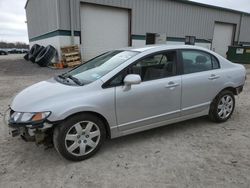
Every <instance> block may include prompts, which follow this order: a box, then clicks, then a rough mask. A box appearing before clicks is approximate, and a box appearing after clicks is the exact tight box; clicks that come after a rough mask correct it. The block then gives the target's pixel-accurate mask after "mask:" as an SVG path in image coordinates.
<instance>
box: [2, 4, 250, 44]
mask: <svg viewBox="0 0 250 188" xmlns="http://www.w3.org/2000/svg"><path fill="white" fill-rule="evenodd" d="M192 1H196V2H200V3H205V4H211V5H216V6H221V7H226V8H231V9H235V10H240V11H244V12H250V0H220V1H212V0H192ZM25 3H26V0H0V41H8V42H16V41H21V42H27V43H28V34H27V25H26V23H25V21H26V17H25V10H24V5H25Z"/></svg>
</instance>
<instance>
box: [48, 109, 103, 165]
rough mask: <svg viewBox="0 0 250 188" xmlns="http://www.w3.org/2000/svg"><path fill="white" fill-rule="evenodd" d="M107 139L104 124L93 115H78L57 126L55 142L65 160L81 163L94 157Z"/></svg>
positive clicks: (54, 136)
mask: <svg viewBox="0 0 250 188" xmlns="http://www.w3.org/2000/svg"><path fill="white" fill-rule="evenodd" d="M105 138H106V131H105V127H104V124H103V122H102V121H101V120H100V119H99V118H98V117H96V116H94V115H92V114H78V115H75V116H72V117H70V118H68V119H67V120H65V121H64V122H63V123H61V124H59V125H57V127H56V128H55V130H54V135H53V142H54V146H55V148H56V150H57V151H58V152H59V154H61V155H62V156H63V157H64V158H66V159H68V160H72V161H81V160H84V159H87V158H89V157H91V156H92V155H94V154H95V153H96V152H97V151H98V150H99V148H100V147H101V145H102V143H103V142H104V140H105Z"/></svg>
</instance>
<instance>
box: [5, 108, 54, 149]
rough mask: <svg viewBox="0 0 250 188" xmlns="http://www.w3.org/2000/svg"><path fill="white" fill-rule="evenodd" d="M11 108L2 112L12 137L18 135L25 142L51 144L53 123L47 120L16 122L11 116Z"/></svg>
mask: <svg viewBox="0 0 250 188" xmlns="http://www.w3.org/2000/svg"><path fill="white" fill-rule="evenodd" d="M13 113H14V111H13V110H11V109H10V108H9V109H8V110H6V111H5V113H4V124H5V125H6V126H8V128H9V134H10V135H11V136H12V137H17V136H20V137H21V138H22V139H23V140H24V141H26V142H35V143H36V144H37V145H39V144H44V145H45V146H52V144H53V143H52V133H53V125H54V124H53V123H51V122H48V121H47V120H43V121H38V122H27V123H18V122H14V121H13V120H12V119H13V118H11V116H12V114H13Z"/></svg>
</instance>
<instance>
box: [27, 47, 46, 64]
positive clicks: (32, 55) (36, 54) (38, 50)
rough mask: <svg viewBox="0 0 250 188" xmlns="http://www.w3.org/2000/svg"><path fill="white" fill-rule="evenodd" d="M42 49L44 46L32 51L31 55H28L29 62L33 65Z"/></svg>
mask: <svg viewBox="0 0 250 188" xmlns="http://www.w3.org/2000/svg"><path fill="white" fill-rule="evenodd" d="M44 49H45V47H44V46H40V47H38V48H36V49H35V50H34V52H33V54H30V55H29V59H30V61H31V62H32V63H35V60H36V57H37V56H38V54H39V53H40V52H41V51H42V50H44Z"/></svg>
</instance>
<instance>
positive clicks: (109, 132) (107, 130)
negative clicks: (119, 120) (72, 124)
mask: <svg viewBox="0 0 250 188" xmlns="http://www.w3.org/2000/svg"><path fill="white" fill-rule="evenodd" d="M78 114H91V115H94V116H96V117H98V118H99V119H101V120H102V122H103V123H104V126H105V130H106V136H107V138H111V131H110V126H109V123H108V121H107V119H106V118H105V117H104V116H103V115H101V114H100V113H97V112H94V111H81V112H77V113H73V114H70V115H69V116H67V117H66V118H64V120H66V119H68V118H71V117H72V116H75V115H78ZM64 120H62V121H64Z"/></svg>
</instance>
